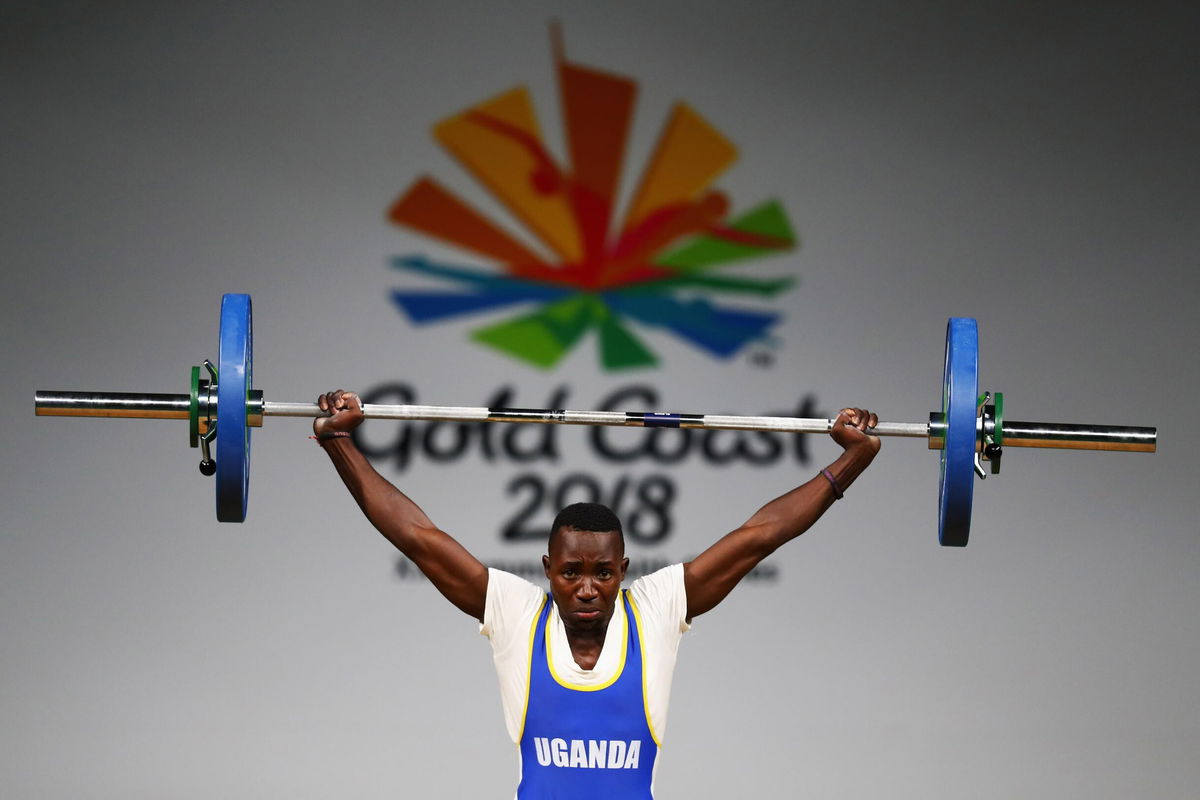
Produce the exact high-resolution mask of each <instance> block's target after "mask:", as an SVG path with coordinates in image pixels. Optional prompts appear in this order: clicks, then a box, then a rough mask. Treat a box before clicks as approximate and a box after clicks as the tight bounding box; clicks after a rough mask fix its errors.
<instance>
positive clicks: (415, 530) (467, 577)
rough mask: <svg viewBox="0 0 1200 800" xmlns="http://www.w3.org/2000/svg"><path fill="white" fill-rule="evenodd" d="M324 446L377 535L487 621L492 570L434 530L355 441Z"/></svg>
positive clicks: (462, 605) (468, 610)
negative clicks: (356, 445) (485, 608)
mask: <svg viewBox="0 0 1200 800" xmlns="http://www.w3.org/2000/svg"><path fill="white" fill-rule="evenodd" d="M321 444H322V447H323V449H324V450H325V452H326V453H327V454H328V455H329V459H330V460H331V461H332V462H333V465H334V467H335V468H336V469H337V472H338V475H340V476H341V478H342V482H343V483H345V484H346V488H347V489H349V490H350V494H351V495H352V496H353V497H354V500H355V502H357V503H358V505H359V508H361V509H362V511H363V514H365V515H366V517H367V519H368V520H370V522H371V524H372V525H374V526H375V528H376V530H378V531H379V532H380V533H381V534H383V536H384V537H385V538H386V539H387V540H388V541H389V542H391V543H392V544H393V545H395V546H396V549H398V550H399V551H400V552H402V553H404V555H406V556H408V558H409V559H410V560H411V561H412V562H413V563H414V564H416V565H417V567H418V568H419V569H420V570H421V572H423V573H424V574H425V577H427V578H429V580H430V582H431V583H433V585H434V586H436V587H437V589H438V591H440V592H441V593H442V594H443V595H444V596H445V597H446V599H448V600H449V601H450V602H452V603H453V604H454V605H455V606H457V607H458V608H459V609H461V610H462V611H464V612H466V613H467V614H470V615H471V616H472V617H474V618H475V619H478V620H482V619H483V612H484V605H485V602H486V599H487V579H488V573H487V567H485V566H484V565H483V564H482V563H480V561H479V560H478V559H476V558H475V557H474V556H473V555H471V553H470V552H468V551H467V549H466V548H465V547H463V546H462V545H461V544H460V543H459V542H458V541H457V540H456V539H455V538H454V537H452V536H450V534H448V533H446V532H445V531H443V530H441V529H439V528H438V527H437V526H436V525H434V524H433V522H432V521H430V519H429V517H428V516H426V515H425V512H424V511H422V510H421V508H420V506H418V505H417V504H416V503H414V502H413V501H412V500H411V499H409V497H408V495H406V494H404V492H402V491H400V490H399V489H397V488H396V487H395V486H393V485H392V484H391V482H390V481H388V480H387V479H385V478H384V477H383V476H382V475H380V474H379V473H378V472H376V471H375V468H374V467H372V466H371V464H370V462H369V461H367V459H366V457H365V456H364V455H363V454H362V452H361V451H360V450H359V449H358V448H357V447H355V446H354V442H353V441H352V440H351V439H350V438H349V437H338V438H332V439H326V440H324V441H322V442H321Z"/></svg>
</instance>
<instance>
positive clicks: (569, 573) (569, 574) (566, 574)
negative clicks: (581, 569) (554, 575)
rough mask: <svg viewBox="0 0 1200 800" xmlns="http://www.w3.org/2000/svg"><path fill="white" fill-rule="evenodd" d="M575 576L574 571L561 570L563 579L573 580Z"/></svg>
mask: <svg viewBox="0 0 1200 800" xmlns="http://www.w3.org/2000/svg"><path fill="white" fill-rule="evenodd" d="M575 575H576V573H575V570H573V569H564V570H563V577H564V578H574V577H575Z"/></svg>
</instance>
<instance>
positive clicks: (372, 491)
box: [321, 437, 436, 558]
mask: <svg viewBox="0 0 1200 800" xmlns="http://www.w3.org/2000/svg"><path fill="white" fill-rule="evenodd" d="M321 449H323V450H324V451H325V453H326V455H328V456H329V460H330V461H331V462H333V466H334V468H335V469H336V470H337V473H338V476H339V477H340V478H341V479H342V482H343V483H344V484H345V485H346V488H347V489H348V490H349V491H350V495H351V496H352V497H353V498H354V501H355V502H356V503H358V506H359V508H361V509H362V512H363V514H364V515H365V516H366V518H367V519H368V520H369V521H370V522H371V524H372V525H374V526H375V528H376V529H377V530H378V531H379V532H380V533H382V534H383V535H384V537H386V538H387V539H388V541H390V542H391V543H392V544H394V545H395V546H396V548H397V549H399V550H400V551H401V552H403V553H404V554H405V555H407V556H409V557H410V558H411V557H413V556H414V555H415V553H413V552H412V551H413V550H415V549H419V548H420V544H421V538H422V532H424V531H430V530H436V528H435V526H434V524H433V522H432V521H430V519H429V517H428V516H426V514H425V512H424V511H422V510H421V508H420V506H418V505H417V504H416V503H415V502H413V501H412V500H411V499H410V498H409V497H408V495H406V494H404V493H403V492H401V491H400V490H399V489H397V488H396V487H395V486H394V485H392V483H391V482H390V481H388V480H387V479H386V478H384V477H383V476H382V475H380V474H379V473H378V472H377V471H376V470H375V468H374V467H373V466H371V462H369V461H368V460H367V458H366V456H364V455H363V454H362V451H361V450H359V449H358V448H357V447H355V446H354V442H353V440H352V439H351V438H350V437H339V438H333V439H327V440H325V441H323V442H321Z"/></svg>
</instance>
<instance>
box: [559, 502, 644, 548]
mask: <svg viewBox="0 0 1200 800" xmlns="http://www.w3.org/2000/svg"><path fill="white" fill-rule="evenodd" d="M563 528H573V529H574V530H577V531H599V532H604V533H607V532H609V531H613V532H615V533H616V534H617V538H619V539H620V540H621V551H622V552H624V550H625V531H623V530H622V529H621V520H620V519H618V518H617V515H616V514H614V513H613V511H612V509H611V508H609V507H608V506H606V505H601V504H600V503H572V504H571V505H569V506H567V507H566V508H564V509H563V510H562V511H560V512H558V516H557V517H555V518H554V522H553V524H551V525H550V539H549V541H548V542H547V543H546V549H547V550H549V548H550V543H551V542H553V541H554V535H555V534H556V533H558V531H560V530H561V529H563Z"/></svg>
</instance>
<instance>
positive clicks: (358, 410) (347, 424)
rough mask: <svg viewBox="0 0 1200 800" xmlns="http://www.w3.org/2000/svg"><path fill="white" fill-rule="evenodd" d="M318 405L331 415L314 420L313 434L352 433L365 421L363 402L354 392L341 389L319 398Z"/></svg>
mask: <svg viewBox="0 0 1200 800" xmlns="http://www.w3.org/2000/svg"><path fill="white" fill-rule="evenodd" d="M317 405H318V406H319V407H320V409H321V410H322V411H324V412H327V413H328V414H329V416H327V417H317V418H316V419H314V420H313V433H314V434H316V435H317V436H320V435H321V434H323V433H336V432H339V431H352V430H354V429H355V428H357V427H358V426H359V425H360V424H362V421H363V419H364V417H363V411H362V400H360V399H359V397H358V395H357V394H355V393H354V392H346V391H342V390H341V389H338V390H337V391H335V392H327V393H325V394H323V395H321V396H320V397H318V398H317Z"/></svg>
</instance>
